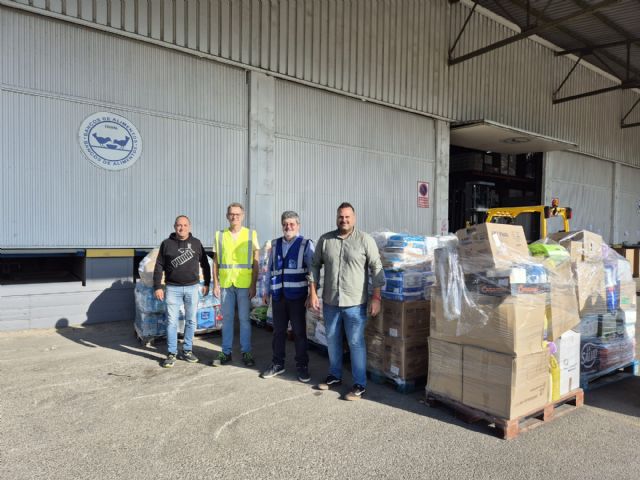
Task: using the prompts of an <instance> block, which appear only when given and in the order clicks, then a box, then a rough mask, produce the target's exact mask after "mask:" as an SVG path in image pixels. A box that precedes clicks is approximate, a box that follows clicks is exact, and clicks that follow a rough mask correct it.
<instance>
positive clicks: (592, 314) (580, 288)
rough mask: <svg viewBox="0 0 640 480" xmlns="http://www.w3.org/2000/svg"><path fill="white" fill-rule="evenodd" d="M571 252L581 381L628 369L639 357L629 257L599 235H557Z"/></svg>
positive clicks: (576, 233) (566, 233)
mask: <svg viewBox="0 0 640 480" xmlns="http://www.w3.org/2000/svg"><path fill="white" fill-rule="evenodd" d="M554 240H555V241H557V242H558V243H559V244H560V245H562V246H564V247H565V248H566V249H567V252H568V255H569V257H570V264H571V272H572V277H573V280H574V285H575V295H576V298H577V302H578V311H579V320H580V323H579V324H578V325H577V326H576V327H574V330H575V331H576V332H579V333H580V335H581V338H580V342H581V350H580V368H581V371H580V379H581V383H585V382H589V381H590V380H592V379H594V378H597V377H599V376H601V375H604V374H606V373H608V372H610V371H613V370H615V369H617V368H620V367H624V366H626V365H628V364H629V363H631V362H632V361H633V360H634V358H635V344H636V340H635V323H636V312H637V310H636V308H637V302H636V294H635V283H633V281H631V280H632V276H631V273H632V271H631V265H630V263H629V262H628V260H627V259H625V258H624V257H622V256H620V255H618V253H616V252H615V251H614V250H613V249H611V248H609V247H608V246H607V245H606V244H605V243H604V241H603V240H602V237H600V236H599V235H597V234H595V233H593V232H589V231H586V230H581V231H577V232H562V233H556V234H552V235H550V236H549V238H547V239H545V240H544V242H546V243H551V242H553V241H554Z"/></svg>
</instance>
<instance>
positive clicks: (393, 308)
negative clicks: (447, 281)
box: [365, 234, 439, 382]
mask: <svg viewBox="0 0 640 480" xmlns="http://www.w3.org/2000/svg"><path fill="white" fill-rule="evenodd" d="M384 238H385V241H386V243H385V244H384V245H381V249H380V250H381V252H380V253H381V257H382V264H383V267H384V269H385V270H384V273H385V280H386V284H385V286H384V287H383V288H382V297H383V300H382V306H381V312H380V313H379V314H378V315H377V316H376V317H370V318H369V320H368V322H367V327H366V330H365V338H366V342H367V369H368V370H369V371H371V372H374V373H376V374H382V375H385V376H387V377H389V378H391V379H393V380H395V381H397V382H405V381H407V380H414V379H418V378H424V377H425V376H426V374H427V337H428V336H429V315H430V309H431V307H430V302H429V300H425V292H427V293H428V292H429V291H430V288H431V285H432V283H433V280H434V276H433V273H432V269H431V265H432V258H433V250H434V248H435V247H436V246H437V245H438V242H439V239H438V238H436V237H422V236H415V235H404V234H392V235H384Z"/></svg>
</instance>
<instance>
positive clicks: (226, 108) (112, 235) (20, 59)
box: [0, 2, 248, 248]
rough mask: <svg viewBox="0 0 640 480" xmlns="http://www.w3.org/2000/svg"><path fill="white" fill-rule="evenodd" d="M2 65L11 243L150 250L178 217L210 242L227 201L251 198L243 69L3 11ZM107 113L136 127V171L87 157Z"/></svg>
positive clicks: (4, 236) (5, 198) (7, 239)
mask: <svg viewBox="0 0 640 480" xmlns="http://www.w3.org/2000/svg"><path fill="white" fill-rule="evenodd" d="M89 4H91V2H89ZM0 65H1V69H0V105H1V107H2V108H1V113H0V115H1V117H0V118H1V124H2V125H3V128H2V131H1V133H0V140H1V144H2V147H0V148H2V150H1V152H2V162H1V163H0V173H1V177H0V178H1V180H0V181H1V183H2V184H1V190H2V193H1V194H0V198H1V199H2V205H1V206H0V212H1V215H2V218H3V220H4V225H5V227H6V228H3V229H2V233H0V245H1V246H2V247H22V248H24V247H75V246H80V247H92V246H96V247H97V246H112V247H117V246H152V245H157V244H158V243H159V242H160V241H161V240H162V239H163V238H165V237H166V236H167V234H168V233H169V232H171V230H172V224H173V219H174V218H175V216H176V215H177V214H179V213H185V214H187V215H190V216H191V217H192V218H193V221H194V234H195V235H196V236H199V237H200V238H201V239H202V240H203V241H204V242H205V243H207V244H208V243H209V242H210V241H211V238H212V235H213V231H214V230H215V229H216V228H220V226H223V225H224V224H225V218H224V212H225V210H224V209H225V207H226V205H227V203H228V202H229V201H230V199H233V200H239V201H244V200H245V195H246V186H247V175H248V173H247V108H248V106H247V105H248V103H247V89H246V84H245V72H243V71H242V70H239V69H236V68H233V67H228V66H223V65H219V64H216V63H213V62H210V61H206V60H199V59H196V58H194V57H191V56H188V55H183V54H179V53H175V52H172V51H170V50H166V49H162V48H158V47H155V46H151V45H148V44H144V43H141V42H135V41H132V40H128V39H123V38H119V37H116V36H112V35H108V34H105V33H96V32H95V31H91V30H88V29H80V28H78V27H75V26H72V25H69V24H66V23H62V22H58V21H54V20H49V19H45V18H42V17H38V16H27V15H24V14H21V13H18V12H14V11H12V10H7V9H3V8H0ZM98 111H110V112H113V113H116V114H119V115H122V116H124V117H126V118H128V119H129V120H130V121H131V122H133V123H134V124H135V125H136V126H137V128H138V130H139V131H140V133H141V136H142V141H143V153H142V156H141V158H140V159H139V160H138V161H137V162H136V163H135V164H134V165H133V166H132V167H130V168H128V169H125V170H121V171H117V172H112V171H107V170H103V169H101V168H98V167H95V166H93V165H92V164H91V163H90V162H89V160H87V159H86V158H85V157H84V156H83V154H82V153H81V151H80V147H79V145H78V140H77V136H78V129H79V126H80V124H81V122H82V121H83V119H84V118H86V117H87V116H88V115H90V114H92V113H95V112H98ZM26 212H28V214H27V213H26Z"/></svg>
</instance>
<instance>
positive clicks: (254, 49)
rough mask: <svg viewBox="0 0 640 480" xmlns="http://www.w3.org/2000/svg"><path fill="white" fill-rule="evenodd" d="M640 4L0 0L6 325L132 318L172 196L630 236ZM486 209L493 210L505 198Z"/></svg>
mask: <svg viewBox="0 0 640 480" xmlns="http://www.w3.org/2000/svg"><path fill="white" fill-rule="evenodd" d="M638 31H640V12H639V9H638V4H637V1H636V0H600V1H597V2H585V1H583V0H570V1H566V2H548V1H530V2H529V1H527V2H524V1H520V0H506V1H502V2H497V1H484V0H483V1H475V2H474V1H470V0H462V1H447V0H424V1H420V0H372V1H369V0H327V1H314V0H280V1H278V0H271V1H261V0H211V1H207V0H104V1H95V0H21V1H17V0H16V1H12V0H0V115H1V121H0V125H1V127H2V128H1V129H0V142H1V145H2V146H1V148H0V152H1V162H0V172H1V176H0V179H1V180H0V181H1V185H0V188H1V190H2V202H1V207H0V208H1V212H2V218H3V228H2V231H1V233H0V265H1V271H0V274H1V277H0V279H1V281H0V301H1V305H2V308H1V309H0V330H9V329H22V328H39V327H50V326H54V325H61V324H67V323H68V324H80V323H94V322H103V321H116V320H131V319H132V318H133V295H132V289H133V285H134V282H135V271H136V265H137V262H138V261H139V259H140V258H141V257H142V256H143V255H144V254H145V253H146V252H147V251H148V250H149V249H150V248H153V247H154V246H157V245H159V243H160V242H161V241H162V239H164V238H166V236H167V235H168V234H169V233H170V232H171V228H172V222H173V220H174V218H175V216H176V215H177V214H181V213H185V214H188V215H189V216H190V217H191V218H192V219H193V224H194V234H195V235H196V236H198V237H199V238H201V239H202V240H203V241H204V242H205V243H209V244H210V243H211V241H212V239H213V234H214V232H215V230H217V229H221V228H223V227H224V226H225V225H226V220H225V208H226V205H227V204H229V203H230V202H232V201H240V202H243V203H244V204H246V206H247V221H248V224H249V226H251V227H252V228H255V229H256V230H257V231H258V236H259V238H260V240H261V241H262V242H264V241H265V240H267V239H270V238H274V237H275V236H277V234H278V232H279V222H278V220H279V214H280V212H282V211H283V210H288V209H293V210H296V211H298V212H299V213H300V215H301V218H302V222H303V228H302V231H303V234H305V235H306V236H309V237H311V238H317V237H318V236H319V235H320V234H321V233H323V232H325V231H327V230H329V229H331V228H332V227H333V225H334V224H335V208H336V206H337V205H338V204H339V203H340V202H342V201H345V200H346V201H350V202H351V203H353V204H354V205H355V206H356V209H357V212H358V223H359V226H360V228H362V229H364V230H367V231H376V230H382V229H388V230H395V231H406V232H413V233H420V234H429V235H431V234H441V233H446V232H448V231H451V230H455V229H456V228H459V227H460V226H463V225H464V224H466V222H469V221H474V220H475V221H482V218H480V217H479V216H481V213H482V211H483V209H486V207H487V206H490V205H496V204H498V205H500V206H505V205H524V204H529V205H532V204H549V203H550V202H551V199H552V198H555V197H559V198H560V202H561V203H562V204H563V205H567V206H571V207H573V212H574V214H573V219H572V228H573V229H581V228H587V229H589V230H592V231H594V232H597V233H599V234H601V235H602V236H603V237H604V238H605V240H606V241H608V242H609V243H623V242H624V243H628V244H635V243H638V242H640V128H638V127H639V126H640V105H639V103H640V94H639V93H638V88H640V40H639V38H638V36H637V32H638ZM498 205H496V206H498Z"/></svg>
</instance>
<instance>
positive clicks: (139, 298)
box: [134, 248, 222, 338]
mask: <svg viewBox="0 0 640 480" xmlns="http://www.w3.org/2000/svg"><path fill="white" fill-rule="evenodd" d="M158 250H159V249H157V248H156V249H154V250H152V251H151V252H149V253H148V254H147V255H146V256H145V257H144V258H143V259H142V261H141V262H140V264H139V266H138V273H139V275H140V282H137V283H136V287H135V290H134V295H135V304H136V315H135V321H134V327H135V330H136V332H137V334H138V336H139V337H140V338H153V337H163V336H165V335H166V334H167V318H166V304H165V302H164V301H160V300H157V299H156V298H155V292H154V289H153V269H154V268H155V263H156V258H157V256H158ZM208 260H209V265H210V266H211V264H212V260H211V259H210V258H209V259H208ZM162 284H163V288H164V276H163V282H162ZM202 287H204V277H203V275H202V269H201V271H200V290H199V292H198V294H199V298H198V310H197V314H196V319H197V325H196V333H204V332H207V331H212V330H219V329H221V328H222V310H221V308H220V301H219V299H218V298H217V297H214V296H213V284H211V285H209V292H208V293H207V295H206V296H204V295H203V294H202ZM178 332H179V333H183V332H184V306H182V307H181V308H180V323H179V326H178Z"/></svg>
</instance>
